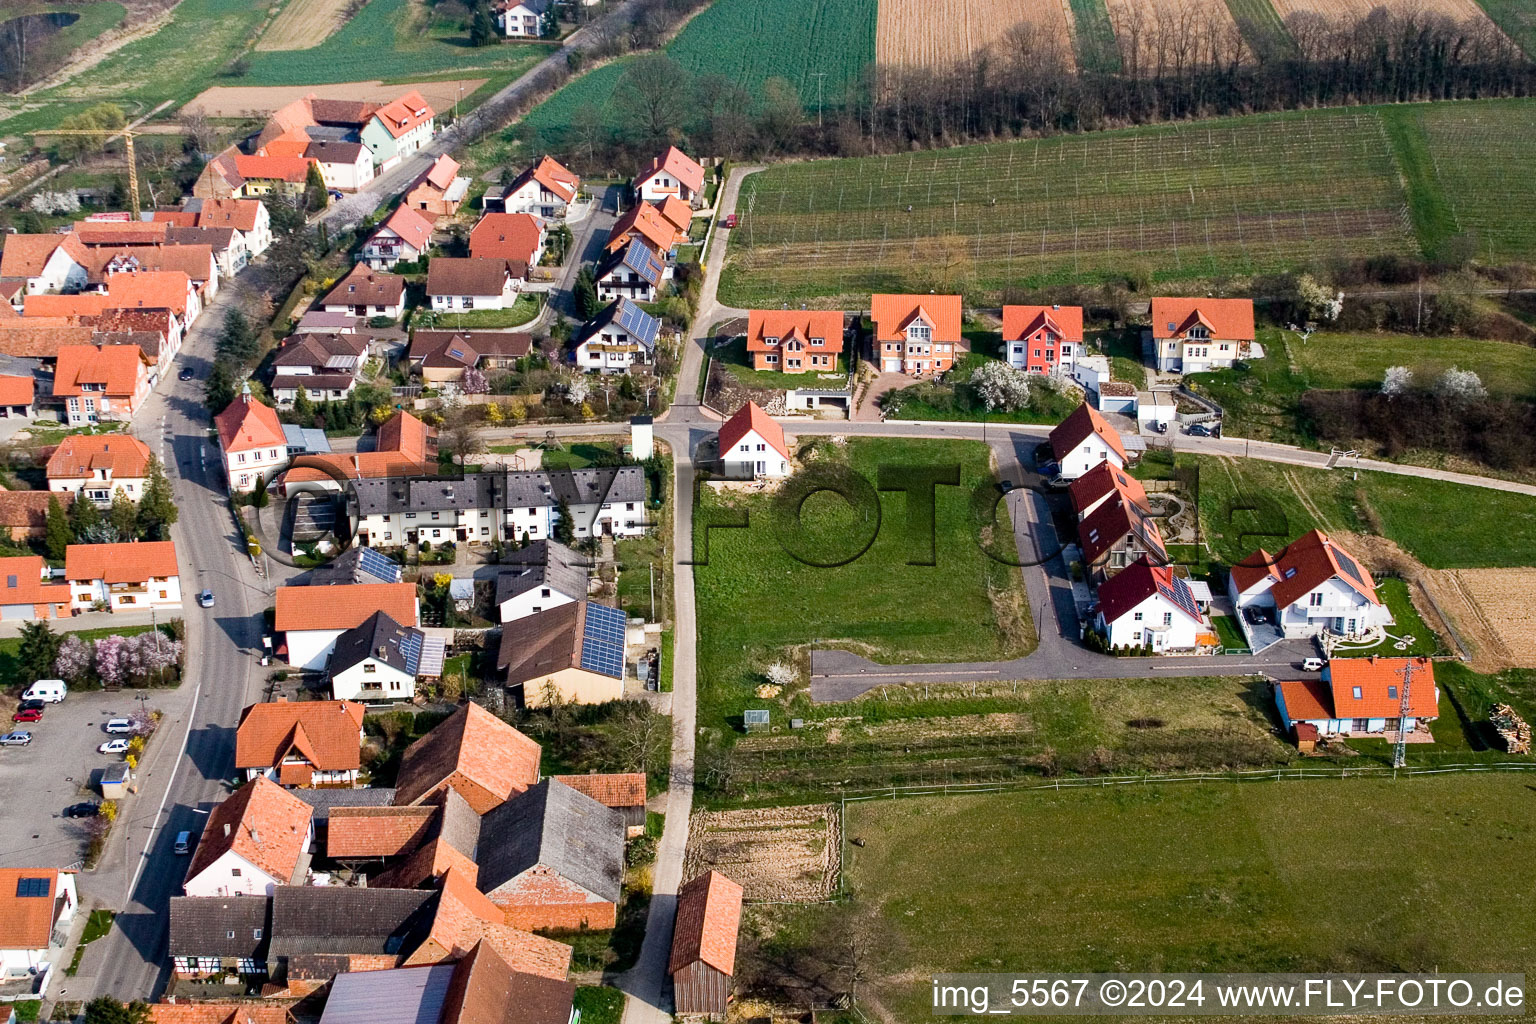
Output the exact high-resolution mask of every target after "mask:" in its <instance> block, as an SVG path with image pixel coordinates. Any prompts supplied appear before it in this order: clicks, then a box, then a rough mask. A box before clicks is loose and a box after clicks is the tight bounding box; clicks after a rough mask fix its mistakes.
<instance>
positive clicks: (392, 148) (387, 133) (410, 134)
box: [361, 89, 437, 172]
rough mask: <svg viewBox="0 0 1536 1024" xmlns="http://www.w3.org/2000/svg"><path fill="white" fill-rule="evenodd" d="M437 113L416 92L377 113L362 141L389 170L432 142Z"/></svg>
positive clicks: (364, 129)
mask: <svg viewBox="0 0 1536 1024" xmlns="http://www.w3.org/2000/svg"><path fill="white" fill-rule="evenodd" d="M436 118H437V114H436V112H435V111H433V109H432V107H431V106H430V105H429V104H428V103H427V101H426V100H425V99H424V98H423V97H422V95H421V93H419V92H417V91H416V90H415V89H412V90H411V91H410V92H408V93H406V94H405V95H404V96H401V97H400V98H399V99H396V100H391V101H390V102H388V103H386V104H384V105H383V106H382V107H379V108H378V109H377V110H375V111H374V112H373V116H372V117H370V118H369V119H368V123H367V124H365V125H364V126H363V130H362V133H361V141H362V143H363V145H365V146H367V147H368V149H369V151H371V152H372V153H373V162H374V163H375V164H377V165H378V167H379V170H380V171H381V172H382V171H387V170H389V169H390V168H392V167H394V166H395V165H396V164H398V163H399V162H400V161H401V160H404V159H405V158H406V157H408V156H410V155H411V154H412V153H414V152H416V151H417V150H419V149H420V148H421V147H422V146H425V145H426V144H427V143H428V142H430V141H432V133H433V131H434V130H435V128H436Z"/></svg>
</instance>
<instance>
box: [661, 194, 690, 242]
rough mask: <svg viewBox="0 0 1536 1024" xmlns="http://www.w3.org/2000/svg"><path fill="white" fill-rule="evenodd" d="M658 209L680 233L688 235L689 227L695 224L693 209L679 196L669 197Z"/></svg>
mask: <svg viewBox="0 0 1536 1024" xmlns="http://www.w3.org/2000/svg"><path fill="white" fill-rule="evenodd" d="M656 209H657V211H658V212H660V214H661V215H662V217H664V218H665V219H666V221H667V223H668V224H671V225H672V226H673V227H675V228H677V230H678V232H679V233H681V234H685V235H686V234H687V233H688V228H689V226H690V225H692V224H693V207H691V206H689V205H688V204H687V203H685V202H683V201H682V200H681V199H679V198H677V196H667V198H665V199H663V200H662V201H661V202H660V203H658V204H657V207H656Z"/></svg>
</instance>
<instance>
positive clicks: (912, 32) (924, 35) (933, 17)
mask: <svg viewBox="0 0 1536 1024" xmlns="http://www.w3.org/2000/svg"><path fill="white" fill-rule="evenodd" d="M1071 17H1072V12H1071V9H1070V8H1069V7H1068V4H1067V0H959V2H958V3H948V4H945V5H944V7H943V9H942V11H940V10H939V9H936V8H934V7H931V6H928V5H924V4H912V3H900V2H898V0H880V17H879V21H878V23H877V25H876V28H875V60H876V61H877V62H878V63H879V64H880V65H882V66H894V67H909V68H947V67H949V66H950V65H952V64H954V63H956V62H957V61H964V60H969V59H971V58H973V57H977V56H980V55H981V54H982V53H983V52H985V51H987V50H991V49H994V48H997V49H998V50H999V52H1001V53H1004V54H1014V53H1017V52H1018V51H1020V50H1024V51H1027V52H1029V53H1031V54H1035V55H1037V56H1038V58H1039V59H1040V60H1042V61H1049V60H1050V54H1051V51H1052V50H1054V51H1055V52H1056V53H1057V54H1059V55H1060V56H1061V58H1062V62H1063V63H1064V64H1065V65H1066V66H1068V67H1070V66H1071V65H1072V28H1071V24H1070V19H1071Z"/></svg>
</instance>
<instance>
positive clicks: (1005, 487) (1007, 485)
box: [997, 480, 1013, 494]
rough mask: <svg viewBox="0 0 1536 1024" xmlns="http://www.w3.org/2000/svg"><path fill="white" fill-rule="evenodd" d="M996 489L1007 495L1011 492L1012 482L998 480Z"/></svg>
mask: <svg viewBox="0 0 1536 1024" xmlns="http://www.w3.org/2000/svg"><path fill="white" fill-rule="evenodd" d="M997 489H998V490H1000V491H1002V492H1003V493H1004V494H1007V493H1008V492H1009V491H1011V490H1013V481H1012V480H999V481H998V482H997Z"/></svg>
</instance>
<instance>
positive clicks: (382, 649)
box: [378, 644, 389, 658]
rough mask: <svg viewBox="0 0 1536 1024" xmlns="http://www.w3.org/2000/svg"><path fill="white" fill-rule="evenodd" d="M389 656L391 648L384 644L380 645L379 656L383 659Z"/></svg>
mask: <svg viewBox="0 0 1536 1024" xmlns="http://www.w3.org/2000/svg"><path fill="white" fill-rule="evenodd" d="M388 654H389V648H388V647H386V646H384V645H383V644H379V655H378V656H379V657H380V658H383V657H386V656H388Z"/></svg>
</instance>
